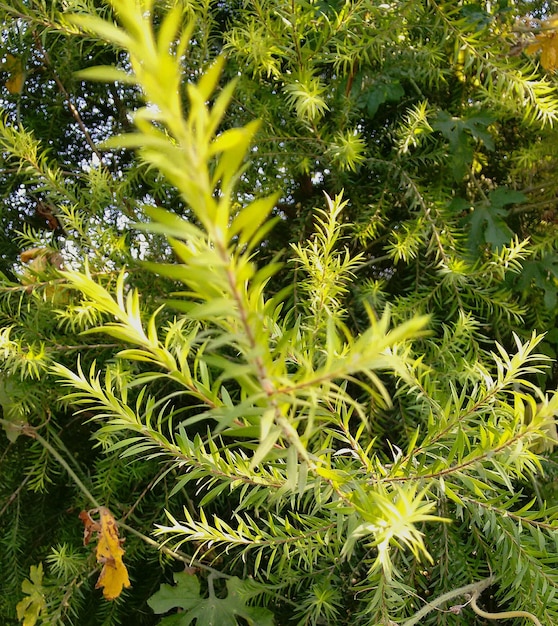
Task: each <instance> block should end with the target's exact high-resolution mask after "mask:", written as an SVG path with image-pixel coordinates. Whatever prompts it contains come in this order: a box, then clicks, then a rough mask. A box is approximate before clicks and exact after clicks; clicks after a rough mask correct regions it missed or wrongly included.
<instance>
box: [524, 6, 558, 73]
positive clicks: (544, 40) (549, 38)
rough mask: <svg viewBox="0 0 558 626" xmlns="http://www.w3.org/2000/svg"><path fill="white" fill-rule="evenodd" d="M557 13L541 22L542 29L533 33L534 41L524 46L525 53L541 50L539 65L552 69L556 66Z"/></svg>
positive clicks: (557, 57)
mask: <svg viewBox="0 0 558 626" xmlns="http://www.w3.org/2000/svg"><path fill="white" fill-rule="evenodd" d="M557 27H558V15H552V16H551V17H550V18H548V20H546V21H544V22H543V23H542V28H543V31H542V32H541V33H539V34H538V35H535V41H534V42H533V43H532V44H530V45H529V46H527V48H525V52H526V53H527V54H535V53H537V52H539V50H540V52H541V65H542V66H543V67H544V69H545V70H549V71H553V70H555V69H556V68H557V67H558V30H557Z"/></svg>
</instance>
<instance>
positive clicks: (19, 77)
mask: <svg viewBox="0 0 558 626" xmlns="http://www.w3.org/2000/svg"><path fill="white" fill-rule="evenodd" d="M4 69H5V70H6V71H7V72H8V73H9V75H10V76H9V78H8V80H7V81H6V82H5V83H4V84H5V85H6V89H7V90H8V91H9V92H10V93H12V94H16V93H21V92H22V91H23V84H24V83H25V70H24V69H23V62H22V60H21V59H20V58H19V57H15V56H14V55H13V54H9V53H8V54H7V55H6V61H5V63H4Z"/></svg>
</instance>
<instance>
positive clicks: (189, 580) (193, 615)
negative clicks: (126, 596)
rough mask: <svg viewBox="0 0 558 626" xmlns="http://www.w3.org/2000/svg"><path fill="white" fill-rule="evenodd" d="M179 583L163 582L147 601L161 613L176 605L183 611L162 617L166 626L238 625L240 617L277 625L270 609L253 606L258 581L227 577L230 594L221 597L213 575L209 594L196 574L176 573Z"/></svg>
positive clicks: (262, 625)
mask: <svg viewBox="0 0 558 626" xmlns="http://www.w3.org/2000/svg"><path fill="white" fill-rule="evenodd" d="M174 581H175V583H176V585H175V586H171V585H166V584H163V585H161V587H160V589H159V591H158V592H157V593H155V594H154V595H153V596H152V597H151V598H149V600H148V601H147V603H148V604H149V606H150V607H151V608H152V609H153V611H154V612H155V613H157V614H162V613H166V612H167V611H170V610H172V609H175V608H178V609H182V611H183V612H181V613H179V614H177V615H172V616H169V617H166V618H164V619H163V620H161V622H160V624H161V625H162V626H170V625H175V626H188V625H189V624H193V623H195V624H196V626H237V625H238V624H239V623H240V622H239V621H238V619H237V618H238V617H241V618H242V619H244V620H246V621H247V622H248V624H250V626H273V614H272V613H271V611H269V610H268V609H264V608H260V607H252V606H248V605H247V604H246V602H247V600H249V599H250V598H251V597H253V596H254V595H255V591H254V584H253V583H251V582H249V581H242V580H240V579H239V578H236V577H233V578H230V579H228V580H227V581H226V587H227V596H226V597H225V598H218V597H217V596H216V595H215V592H214V590H213V579H212V578H211V577H210V579H209V581H208V582H209V595H208V596H207V597H202V596H200V583H199V580H198V578H197V576H196V575H195V574H189V573H187V572H180V573H178V574H174Z"/></svg>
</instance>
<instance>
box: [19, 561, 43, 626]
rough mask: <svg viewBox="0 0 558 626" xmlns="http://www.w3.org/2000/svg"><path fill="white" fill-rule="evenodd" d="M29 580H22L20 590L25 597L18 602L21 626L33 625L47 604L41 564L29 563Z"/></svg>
mask: <svg viewBox="0 0 558 626" xmlns="http://www.w3.org/2000/svg"><path fill="white" fill-rule="evenodd" d="M29 577H30V579H31V580H24V581H23V583H22V584H21V590H22V591H23V593H24V594H26V595H25V597H24V598H23V600H21V601H20V602H18V604H17V607H16V610H17V617H18V619H19V620H20V621H22V622H23V626H35V624H36V623H37V620H38V619H39V617H40V615H41V613H43V611H44V612H46V609H47V605H46V600H45V594H44V588H43V584H42V583H43V564H42V563H39V565H37V566H35V565H31V570H30V573H29Z"/></svg>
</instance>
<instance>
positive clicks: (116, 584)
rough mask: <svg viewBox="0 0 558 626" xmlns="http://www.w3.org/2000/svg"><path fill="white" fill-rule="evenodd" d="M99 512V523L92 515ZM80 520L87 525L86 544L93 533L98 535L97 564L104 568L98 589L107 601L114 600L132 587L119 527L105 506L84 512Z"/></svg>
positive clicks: (98, 581) (98, 582)
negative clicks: (125, 563)
mask: <svg viewBox="0 0 558 626" xmlns="http://www.w3.org/2000/svg"><path fill="white" fill-rule="evenodd" d="M95 511H98V513H99V522H95V521H94V520H93V519H92V518H91V515H90V513H93V512H95ZM80 518H81V519H82V520H83V522H84V524H85V536H84V543H85V544H87V543H88V542H89V539H90V537H91V534H92V533H93V532H97V534H98V539H99V541H98V543H97V549H96V551H95V555H96V557H97V562H98V563H100V564H102V566H103V568H102V570H101V574H100V575H99V579H98V580H97V584H96V585H95V587H96V588H97V589H99V588H102V589H103V595H104V597H105V598H106V599H107V600H114V599H115V598H118V596H119V595H120V594H121V593H122V589H124V588H128V587H129V586H130V579H129V578H128V570H127V569H126V566H125V565H124V563H123V561H122V557H123V556H124V549H123V548H122V540H121V539H120V538H119V536H118V527H117V525H116V520H115V519H114V517H113V516H112V513H111V512H110V511H109V510H108V509H107V508H106V507H104V506H102V507H99V509H93V510H92V511H82V512H81V513H80Z"/></svg>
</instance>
